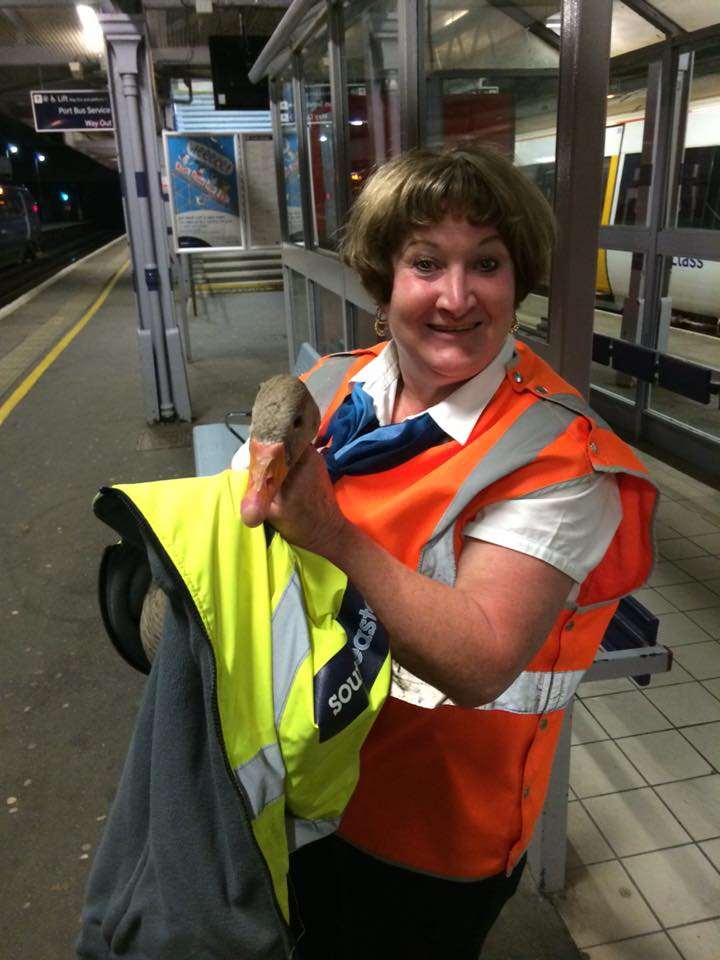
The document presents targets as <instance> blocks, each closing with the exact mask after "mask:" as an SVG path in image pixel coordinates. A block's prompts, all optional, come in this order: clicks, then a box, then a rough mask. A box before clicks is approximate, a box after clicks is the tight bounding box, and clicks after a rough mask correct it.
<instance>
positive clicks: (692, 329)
mask: <svg viewBox="0 0 720 960" xmlns="http://www.w3.org/2000/svg"><path fill="white" fill-rule="evenodd" d="M668 267H669V270H670V286H669V291H668V299H669V303H668V304H667V308H666V310H665V311H664V312H663V317H664V320H663V322H661V328H660V337H659V343H658V350H660V352H661V353H663V354H667V355H669V356H670V357H674V358H677V359H678V360H683V361H688V362H689V363H691V364H694V365H696V366H695V367H693V368H691V369H690V370H689V371H687V370H686V371H683V370H682V369H680V370H679V371H672V370H670V373H669V375H670V377H671V379H670V382H669V385H670V386H671V387H673V389H667V387H666V386H660V385H658V386H653V387H652V389H651V393H650V408H651V409H653V410H657V411H658V412H659V413H662V414H664V415H665V416H667V417H670V418H671V419H673V420H677V421H679V422H681V423H683V424H687V425H688V426H690V427H693V428H694V429H695V430H699V431H701V432H702V433H705V434H707V435H709V436H711V437H714V438H715V439H718V440H720V409H718V394H716V393H714V394H711V395H710V396H708V397H706V398H705V399H707V401H708V402H707V403H705V402H701V400H700V399H698V397H700V396H701V395H702V392H703V380H706V379H710V381H711V382H712V381H718V382H720V319H718V318H719V317H720V261H717V260H707V259H703V258H699V257H673V258H672V262H671V263H670V264H668ZM708 370H709V371H710V372H709V374H708V373H704V372H703V371H708ZM688 378H689V379H688ZM686 379H688V382H685V380H686ZM678 386H679V387H680V388H681V389H682V390H684V391H686V393H691V394H692V393H695V392H696V391H699V392H698V393H697V395H696V397H691V396H687V395H685V394H684V393H682V392H679V391H678V390H677V389H675V388H676V387H678Z"/></svg>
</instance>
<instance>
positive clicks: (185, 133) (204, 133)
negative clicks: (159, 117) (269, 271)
mask: <svg viewBox="0 0 720 960" xmlns="http://www.w3.org/2000/svg"><path fill="white" fill-rule="evenodd" d="M192 136H198V137H227V136H231V137H232V138H233V158H234V160H235V185H236V188H237V191H238V214H239V220H240V243H239V244H232V245H228V246H221V247H181V246H180V245H179V243H178V226H177V210H176V208H175V194H174V191H173V175H172V168H171V166H170V153H169V142H170V140H171V139H172V140H175V139H177V138H178V137H185V138H188V137H192ZM162 138H163V156H164V158H165V169H166V170H167V178H168V196H169V198H170V221H171V226H172V238H173V251H174V253H176V254H182V253H205V254H208V253H222V252H225V253H231V252H233V251H236V250H239V251H242V250H246V249H247V247H246V246H245V244H244V240H245V230H244V220H245V211H244V207H243V204H244V196H243V193H242V183H241V182H240V177H239V175H238V174H239V169H238V157H237V133H235V132H233V131H228V130H163V132H162Z"/></svg>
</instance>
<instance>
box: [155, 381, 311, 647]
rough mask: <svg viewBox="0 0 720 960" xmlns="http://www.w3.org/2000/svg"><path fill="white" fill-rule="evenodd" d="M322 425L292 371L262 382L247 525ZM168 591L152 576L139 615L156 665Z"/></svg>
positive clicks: (245, 506) (245, 505)
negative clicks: (165, 591)
mask: <svg viewBox="0 0 720 960" xmlns="http://www.w3.org/2000/svg"><path fill="white" fill-rule="evenodd" d="M319 426H320V411H319V410H318V406H317V404H316V403H315V401H314V400H313V397H312V394H311V393H310V391H309V390H308V388H307V387H306V386H305V384H304V383H303V382H302V381H301V380H298V379H297V377H293V376H292V375H291V374H289V373H283V374H279V375H277V376H275V377H270V379H269V380H266V381H265V382H264V383H261V384H260V388H259V389H258V392H257V396H256V397H255V402H254V404H253V408H252V417H251V423H250V441H249V451H250V464H249V466H248V483H247V489H246V492H245V495H244V497H243V500H242V504H241V508H240V509H241V516H242V521H243V523H245V524H246V526H248V527H257V526H259V525H260V524H261V523H262V522H263V521H264V520H265V517H266V516H267V512H268V510H269V508H270V504H271V503H272V501H273V499H274V498H275V496H276V494H277V492H278V491H279V490H280V487H281V486H282V484H283V482H284V480H285V478H286V477H287V475H288V473H289V472H290V470H291V469H292V468H293V466H294V465H295V464H296V463H297V461H298V460H299V459H300V457H301V456H302V454H303V451H304V450H305V449H306V447H307V446H308V445H309V444H310V443H312V441H313V440H314V438H315V435H316V434H317V431H318V427H319ZM167 603H168V599H167V595H166V594H165V593H164V591H163V589H162V587H161V586H160V585H159V584H158V583H157V582H156V581H155V580H151V581H150V585H149V587H148V591H147V593H146V594H145V599H144V601H143V605H142V611H141V613H140V639H141V641H142V645H143V649H144V651H145V656H146V657H147V658H148V660H149V661H150V663H152V661H153V659H154V657H155V654H156V653H157V648H158V644H159V643H160V637H161V636H162V628H163V621H164V619H165V611H166V610H167Z"/></svg>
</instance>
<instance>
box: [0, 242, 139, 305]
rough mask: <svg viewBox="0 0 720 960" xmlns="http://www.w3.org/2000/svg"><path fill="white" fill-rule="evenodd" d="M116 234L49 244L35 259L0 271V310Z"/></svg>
mask: <svg viewBox="0 0 720 960" xmlns="http://www.w3.org/2000/svg"><path fill="white" fill-rule="evenodd" d="M121 232H122V231H120V230H108V229H106V230H91V231H88V232H85V233H84V234H83V235H81V236H75V237H73V238H71V239H69V240H65V241H64V242H55V240H56V239H59V238H53V240H51V243H52V245H51V246H48V248H47V249H45V250H43V251H42V252H41V253H40V254H39V255H38V256H37V257H35V259H33V260H28V261H25V263H22V264H19V265H18V266H11V267H4V268H2V269H0V307H4V306H6V305H7V304H9V303H12V301H13V300H16V299H17V298H18V297H21V296H22V295H23V294H24V293H27V292H28V291H30V290H32V289H33V288H34V287H36V286H37V285H38V284H40V283H42V282H43V280H47V279H48V278H50V277H52V276H53V275H54V274H56V273H58V272H59V271H60V270H62V269H63V267H66V266H68V265H69V264H71V263H74V262H75V261H76V260H79V259H80V257H83V256H86V255H87V254H88V253H92V251H93V250H97V249H98V247H102V246H103V245H104V244H106V243H109V242H110V241H111V240H112V239H114V238H115V237H118V236H120V234H121Z"/></svg>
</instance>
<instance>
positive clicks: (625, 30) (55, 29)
mask: <svg viewBox="0 0 720 960" xmlns="http://www.w3.org/2000/svg"><path fill="white" fill-rule="evenodd" d="M86 4H87V5H88V6H91V7H93V8H94V9H95V10H96V12H98V13H103V12H104V13H113V12H115V13H127V14H141V15H143V16H144V17H145V19H146V21H147V27H148V34H149V38H150V44H151V48H152V57H153V63H154V68H155V83H156V90H157V94H158V99H159V101H160V105H161V106H163V105H164V104H165V103H167V102H168V101H169V99H170V97H171V90H172V88H173V85H172V80H173V79H175V80H182V81H185V82H187V80H192V79H207V78H209V76H210V56H209V52H208V37H210V36H215V35H238V34H240V33H242V32H244V33H245V34H246V35H256V36H265V37H269V36H270V35H271V34H273V32H274V31H275V28H276V26H277V25H278V23H279V22H280V20H281V19H282V18H283V16H285V20H286V21H288V20H292V19H293V17H292V15H293V11H297V12H298V13H299V14H300V16H298V17H297V18H296V19H295V23H294V25H293V29H292V30H291V31H290V32H289V33H288V32H285V31H278V33H277V34H276V37H275V38H274V39H275V40H276V41H277V40H278V39H280V33H281V32H284V33H285V39H284V42H283V43H284V46H285V48H286V49H287V45H288V43H289V42H290V40H291V39H292V40H293V41H294V40H296V39H297V37H298V35H299V34H300V33H302V32H303V31H304V30H306V29H307V25H308V23H311V22H313V20H314V18H315V16H316V15H317V13H319V12H320V11H321V10H322V9H323V7H324V0H321V2H318V3H316V4H313V3H312V0H310V2H308V0H293V2H292V3H291V0H250V2H249V3H248V2H247V0H245V2H242V3H241V2H238V0H86ZM208 4H210V6H211V12H209V13H198V12H197V6H196V5H199V6H200V8H201V9H204V8H206V7H207V6H208ZM462 5H464V6H470V7H471V8H472V7H473V6H475V5H476V6H478V7H480V8H490V7H492V8H494V9H493V14H494V15H495V16H497V15H500V16H507V17H511V18H512V19H514V20H518V19H519V18H520V19H521V22H524V23H525V24H526V25H527V26H528V29H529V30H530V31H531V32H533V33H534V34H535V36H536V37H539V38H541V39H544V42H545V43H552V40H553V34H554V35H555V39H556V38H557V33H558V32H559V29H560V3H559V0H555V2H539V0H534V2H526V3H521V2H519V0H467V2H466V0H463V4H460V3H459V0H434V2H433V10H438V9H439V8H441V7H444V6H447V8H448V10H450V9H451V8H452V9H453V10H456V9H458V7H459V6H462ZM288 8H289V9H288ZM463 12H464V13H467V12H468V11H467V10H464V11H463ZM719 22H720V0H683V2H682V3H678V2H677V0H652V3H651V2H649V0H613V23H612V40H611V51H610V52H611V57H621V56H623V55H624V54H627V53H629V52H631V51H636V50H638V49H639V48H642V47H646V46H650V45H652V44H655V43H658V42H660V41H662V40H664V39H665V38H666V37H668V36H671V37H678V36H682V35H683V34H685V33H691V32H693V31H696V30H702V29H703V28H706V27H711V26H716V25H717V24H718V23H719ZM281 46H282V45H280V44H278V45H277V49H275V50H274V51H273V49H272V47H273V41H270V44H269V45H268V47H267V48H266V50H265V51H263V55H261V57H260V61H264V68H263V70H262V73H263V74H265V73H266V72H267V69H268V67H272V66H273V65H274V64H276V63H277V61H278V56H279V55H280V54H281ZM104 60H105V58H104V54H103V53H98V52H93V50H91V49H90V48H89V47H88V42H87V40H86V34H85V33H84V32H83V28H82V25H81V22H80V19H79V16H78V12H77V9H76V3H75V0H0V114H5V115H8V116H10V117H12V118H13V119H14V120H16V121H17V120H19V121H22V122H23V123H25V124H27V125H28V126H29V127H31V128H32V127H33V120H32V111H31V107H30V95H29V92H30V90H37V89H45V90H52V89H55V90H66V89H95V88H97V89H103V88H105V87H106V86H107V76H106V68H105V62H104ZM260 61H258V63H257V64H256V66H257V67H259V66H261V63H260ZM58 136H61V134H58ZM62 136H64V137H65V138H66V142H68V144H69V145H71V146H73V147H75V149H79V150H82V151H83V152H84V153H87V154H88V155H90V156H92V157H93V158H94V159H96V160H98V161H99V162H101V163H104V164H106V165H107V166H110V167H113V166H115V165H116V164H117V150H116V146H115V139H114V135H113V134H108V133H87V134H86V133H66V134H62Z"/></svg>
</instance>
